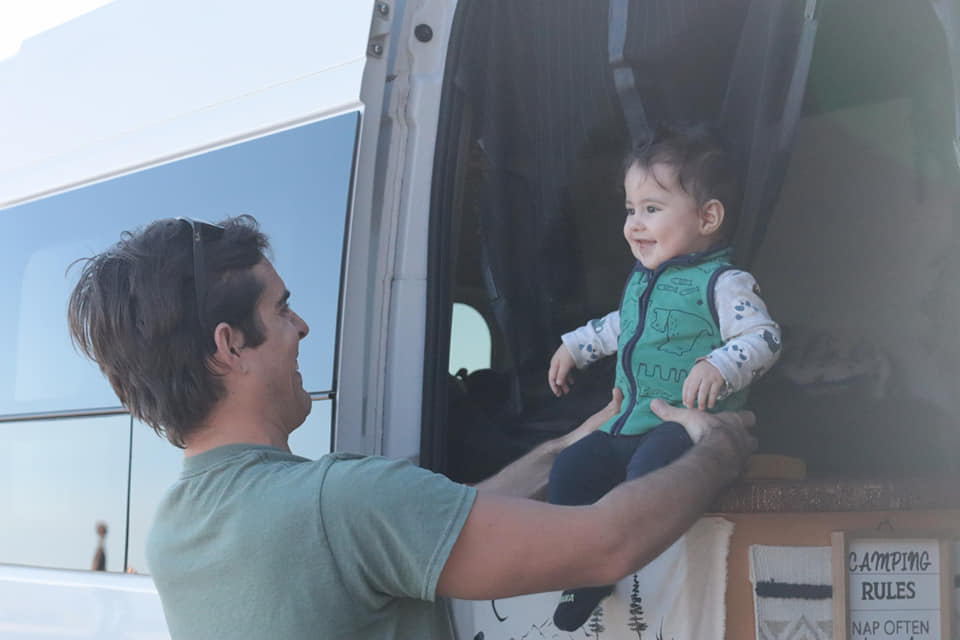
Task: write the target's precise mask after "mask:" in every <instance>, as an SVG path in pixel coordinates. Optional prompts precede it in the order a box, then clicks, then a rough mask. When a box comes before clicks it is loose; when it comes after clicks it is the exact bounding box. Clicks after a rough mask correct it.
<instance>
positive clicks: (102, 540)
mask: <svg viewBox="0 0 960 640" xmlns="http://www.w3.org/2000/svg"><path fill="white" fill-rule="evenodd" d="M96 531H97V550H96V552H95V553H94V554H93V565H92V566H91V567H90V569H91V570H92V571H106V570H107V550H106V548H105V545H106V540H107V523H106V522H98V523H97V528H96Z"/></svg>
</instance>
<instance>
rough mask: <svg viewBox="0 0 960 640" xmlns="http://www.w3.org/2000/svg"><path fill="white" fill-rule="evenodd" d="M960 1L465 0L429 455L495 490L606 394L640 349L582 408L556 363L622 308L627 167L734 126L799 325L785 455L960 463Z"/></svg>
mask: <svg viewBox="0 0 960 640" xmlns="http://www.w3.org/2000/svg"><path fill="white" fill-rule="evenodd" d="M958 7H960V3H950V2H939V1H933V0H931V1H927V0H923V1H921V0H918V1H916V2H910V3H904V2H899V1H897V0H822V1H821V2H814V0H810V1H808V2H807V3H806V4H805V5H804V3H796V2H786V1H784V2H777V1H773V0H770V1H766V0H765V1H760V0H757V1H754V2H751V1H750V0H723V1H722V2H716V1H711V2H709V3H708V2H702V1H701V0H687V2H681V3H677V2H675V0H658V1H653V2H640V1H636V0H630V1H627V0H611V1H610V2H609V3H607V2H580V1H579V0H556V1H554V2H523V3H517V2H512V1H511V0H472V1H464V2H461V3H460V6H459V8H458V10H457V11H458V13H457V16H456V18H455V22H454V32H453V35H452V40H451V46H450V52H451V53H450V58H449V59H448V63H447V70H446V80H445V82H446V86H445V90H444V91H445V94H444V106H443V108H442V116H441V126H440V135H439V138H438V154H437V157H436V165H435V176H436V182H435V187H434V194H433V201H432V213H431V229H430V234H431V243H430V246H431V254H430V256H429V260H430V280H429V289H428V295H429V299H430V300H429V304H428V309H429V311H428V347H427V349H428V353H427V359H426V360H427V363H428V364H427V370H426V372H425V395H424V412H423V415H424V423H423V438H422V442H423V445H422V451H421V463H422V464H424V465H425V466H428V467H430V468H434V469H436V470H439V471H441V472H443V473H446V474H447V475H449V476H450V477H452V478H454V479H456V480H459V481H465V482H474V481H477V480H480V479H482V478H483V477H486V476H488V475H490V474H492V473H493V472H495V471H496V470H497V469H499V468H501V467H502V466H503V465H505V464H506V463H508V462H509V461H511V460H513V459H515V458H517V457H518V456H520V455H521V454H523V453H524V452H526V451H527V450H529V449H530V448H531V447H533V446H535V445H536V444H537V443H539V442H542V441H544V440H546V439H548V438H551V437H555V436H557V435H559V434H561V433H565V432H566V431H569V430H570V429H572V428H573V427H574V426H576V425H577V424H579V423H580V422H581V421H582V420H583V419H584V418H586V417H587V416H589V415H590V414H592V413H593V412H594V411H596V410H597V409H599V408H600V407H602V406H603V405H604V404H606V402H607V401H608V399H609V397H610V387H611V386H612V381H613V375H614V365H615V363H614V358H606V359H604V360H603V361H601V362H599V363H597V364H595V365H593V366H591V367H590V368H588V369H586V370H583V371H580V372H578V377H577V382H576V384H575V386H574V387H573V391H572V392H571V393H570V394H568V395H567V396H564V397H562V398H559V399H558V398H555V397H554V396H553V395H552V393H551V392H550V389H549V388H548V386H547V381H546V377H547V369H548V366H549V362H550V357H551V355H552V354H553V352H554V350H555V349H556V348H557V347H558V346H559V344H560V336H561V334H562V333H564V332H566V331H570V330H572V329H573V328H576V327H578V326H580V325H582V324H584V323H585V322H586V321H587V320H589V319H591V318H597V317H600V316H602V315H604V314H606V313H607V312H609V311H612V310H614V309H616V308H617V306H618V304H619V300H620V295H621V291H622V287H623V284H624V281H625V279H626V276H627V274H628V273H629V271H630V269H631V267H632V265H633V262H634V261H633V258H632V256H631V254H630V252H629V250H628V248H627V247H626V245H625V243H624V241H623V236H622V225H623V192H622V174H621V171H622V170H621V164H622V158H623V155H624V153H625V151H626V150H627V148H628V145H629V144H630V141H631V139H633V138H635V137H637V132H638V131H642V130H643V128H644V127H645V126H646V127H649V126H652V125H653V124H655V123H657V122H664V121H669V122H690V123H693V122H702V123H706V124H709V125H710V126H712V127H714V128H715V129H716V130H717V131H719V132H720V134H721V136H722V137H723V139H724V140H726V141H727V143H728V145H729V146H730V147H731V149H732V150H733V151H734V152H735V153H736V156H737V157H738V158H740V160H741V166H740V170H741V173H742V176H743V179H744V183H745V189H746V193H745V204H744V210H743V211H742V212H741V216H740V227H739V228H738V230H737V233H736V240H735V242H734V248H735V252H736V256H737V261H738V264H739V265H741V266H742V267H744V268H746V269H748V270H750V271H751V272H752V273H753V274H754V275H755V276H756V278H757V280H758V282H759V284H760V286H761V288H762V290H763V295H764V299H765V300H766V302H767V304H768V306H769V309H770V312H771V315H772V316H773V317H774V319H775V320H776V321H777V322H778V323H779V324H780V325H781V327H782V329H783V353H782V357H781V359H780V361H779V363H778V364H777V366H776V367H774V369H773V370H772V371H771V372H769V373H768V374H767V375H766V376H764V377H763V378H762V379H761V380H759V381H758V382H757V383H756V384H754V385H753V386H752V387H751V393H750V401H749V405H748V406H749V408H751V409H753V410H754V411H755V412H756V413H757V415H758V424H759V426H758V429H759V440H760V450H761V452H766V453H777V454H784V455H789V456H794V457H798V458H801V459H803V460H804V461H805V463H806V468H807V472H808V474H809V475H811V476H812V475H825V476H848V477H849V476H862V477H884V478H890V477H900V476H916V475H924V474H938V475H939V474H949V473H956V472H957V471H958V462H957V456H956V452H957V451H960V428H958V417H957V415H958V407H957V405H956V404H955V400H956V399H957V398H960V340H958V339H957V327H958V326H960V287H958V286H957V284H956V279H957V274H960V246H958V244H960V176H958V160H960V158H958V153H960V150H958V149H960V148H958V147H955V144H956V142H955V141H956V135H957V131H956V130H955V126H956V124H955V123H956V122H957V108H958V105H957V93H956V92H957V91H960V87H958V86H957V83H958V82H960V80H958V78H960V75H958V74H960V70H958V68H957V66H958V62H957V60H956V59H954V60H953V61H952V63H951V58H950V47H949V46H948V44H949V41H948V38H957V37H958V35H957V34H958V33H960V29H958V28H957V25H960V22H958V18H960V16H958V13H960V9H958ZM624 24H625V25H626V28H625V29H623V28H621V27H618V26H617V25H624ZM951 24H953V25H954V26H953V27H950V25H951ZM952 48H953V51H954V52H955V51H957V45H956V42H954V43H953V47H952ZM954 55H956V54H954ZM471 319H472V321H471ZM478 353H479V354H480V356H479V360H478V359H477V354H478Z"/></svg>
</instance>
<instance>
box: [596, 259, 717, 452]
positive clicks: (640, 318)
mask: <svg viewBox="0 0 960 640" xmlns="http://www.w3.org/2000/svg"><path fill="white" fill-rule="evenodd" d="M724 250H726V247H720V248H712V249H708V250H707V251H705V252H703V253H699V254H690V255H685V256H680V257H677V258H672V259H670V260H667V261H666V262H664V263H663V264H661V265H660V266H659V267H657V268H656V270H655V271H652V272H651V273H650V277H649V279H648V280H647V286H646V288H645V289H644V290H643V293H642V294H640V300H639V301H638V306H639V309H638V310H637V311H638V315H637V331H635V332H634V334H633V336H632V337H631V338H630V340H629V341H628V342H627V344H626V346H625V347H624V348H623V353H621V354H620V358H621V366H622V367H623V373H624V375H625V376H626V377H627V382H629V383H630V400H629V402H628V404H627V410H626V411H622V412H621V413H620V417H619V418H617V421H616V422H614V423H613V426H612V427H610V435H612V436H616V435H620V432H621V431H623V427H624V426H625V425H626V423H627V419H628V418H629V417H630V414H631V413H633V409H634V408H635V407H636V406H637V378H636V376H635V375H634V374H633V367H632V366H630V363H631V360H632V359H633V350H634V349H635V348H636V346H637V342H639V341H640V336H641V334H643V330H644V329H646V327H647V321H646V320H647V305H648V304H649V302H650V296H652V295H653V286H654V285H655V284H656V282H657V280H658V279H659V278H660V276H661V275H663V272H664V271H666V270H667V269H668V268H670V267H673V266H676V265H690V264H694V263H698V262H706V261H707V260H711V259H713V255H714V254H715V253H719V252H720V251H724ZM631 277H633V276H632V274H631ZM629 284H630V282H629V280H628V281H627V286H628V287H629Z"/></svg>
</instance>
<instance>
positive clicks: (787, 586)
mask: <svg viewBox="0 0 960 640" xmlns="http://www.w3.org/2000/svg"><path fill="white" fill-rule="evenodd" d="M750 581H751V582H752V583H753V589H754V597H753V602H754V613H755V616H756V617H755V619H756V624H757V640H830V639H831V638H832V637H833V588H832V585H831V576H830V547H770V546H763V545H753V546H751V547H750Z"/></svg>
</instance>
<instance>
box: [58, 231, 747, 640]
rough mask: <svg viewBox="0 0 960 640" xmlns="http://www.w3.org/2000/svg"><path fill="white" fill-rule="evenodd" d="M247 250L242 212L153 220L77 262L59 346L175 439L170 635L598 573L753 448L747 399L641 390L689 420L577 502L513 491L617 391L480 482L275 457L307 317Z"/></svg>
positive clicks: (405, 468)
mask: <svg viewBox="0 0 960 640" xmlns="http://www.w3.org/2000/svg"><path fill="white" fill-rule="evenodd" d="M266 251H267V238H266V236H264V235H263V234H262V233H260V231H259V230H258V227H257V224H256V222H255V220H253V219H252V218H251V217H249V216H241V217H239V218H230V219H227V220H225V221H223V222H222V223H221V224H220V225H209V224H206V223H201V222H196V221H192V220H183V219H165V220H158V221H156V222H154V223H152V224H150V225H148V226H146V227H145V228H143V229H140V230H138V231H135V232H133V233H124V234H123V235H122V236H121V240H120V242H119V243H117V244H116V245H114V246H113V247H111V248H110V249H108V250H106V251H105V252H103V253H101V254H99V255H97V256H95V257H93V258H91V259H90V260H89V261H87V262H86V264H85V265H84V267H83V271H82V273H81V276H80V281H79V283H78V284H77V286H76V288H75V289H74V291H73V294H72V295H71V298H70V304H69V319H70V329H71V334H72V337H73V339H74V341H75V342H76V344H78V345H79V347H80V348H81V349H82V350H83V351H84V352H85V353H86V354H87V355H88V356H90V357H91V358H93V359H94V360H96V362H97V363H98V364H99V365H100V368H101V370H102V371H103V372H104V373H105V374H106V376H107V377H108V378H109V380H110V382H111V384H112V385H113V388H114V390H115V391H116V393H117V395H118V396H119V398H120V400H121V401H122V402H123V404H124V406H125V407H126V408H127V409H128V410H130V412H131V413H132V414H133V416H135V417H136V418H137V419H138V420H142V421H144V422H146V423H147V424H149V425H151V426H152V427H153V428H154V429H155V430H157V432H158V433H162V434H163V435H165V436H166V437H167V439H169V440H170V441H171V442H172V443H173V444H174V445H176V446H178V447H181V448H183V449H184V454H185V460H184V467H183V473H182V474H181V476H180V478H179V479H178V480H177V481H176V482H175V483H174V484H173V486H172V487H171V488H170V489H169V491H168V492H167V493H166V494H165V496H164V498H163V499H162V501H161V503H160V505H159V507H158V509H157V513H156V516H155V519H154V524H153V526H152V528H151V531H150V533H149V536H148V540H147V560H148V564H149V566H150V570H151V572H152V574H153V579H154V582H155V584H156V586H157V590H158V592H159V594H160V598H161V601H162V603H163V608H164V612H165V614H166V618H167V623H168V625H169V629H170V633H171V636H172V637H173V638H174V639H177V640H183V639H188V638H189V639H193V638H203V639H204V640H212V639H217V638H224V639H226V638H229V639H231V640H236V639H246V638H249V639H256V640H261V639H263V638H283V639H284V640H297V639H307V638H309V639H311V640H314V639H316V638H344V639H349V640H356V639H358V638H374V639H382V638H399V639H403V640H410V639H423V640H426V639H433V640H442V639H449V638H452V637H453V634H452V630H451V626H450V621H449V619H448V614H447V608H446V606H444V605H443V603H442V602H440V601H438V599H439V598H440V597H441V596H448V597H458V598H467V599H487V598H500V597H506V596H511V595H516V594H521V593H530V592H536V591H546V590H551V589H557V588H562V587H567V586H571V585H599V584H606V583H609V582H611V581H613V580H616V579H619V578H620V577H622V576H625V575H627V574H628V573H630V572H632V571H634V570H635V569H637V568H638V567H640V566H642V565H644V564H645V563H647V562H648V561H650V560H651V559H652V558H654V557H656V556H657V554H659V553H660V552H662V551H663V550H664V549H665V548H666V547H667V546H668V545H669V544H670V543H671V542H672V541H673V540H675V539H676V538H677V537H678V536H679V535H680V534H682V533H683V531H685V530H686V529H687V528H688V527H689V526H690V525H691V524H692V523H693V522H694V521H695V520H696V519H697V518H698V517H699V516H700V515H701V513H702V512H703V511H704V509H705V508H706V506H707V505H708V504H709V502H710V501H711V500H712V499H713V497H714V496H715V495H716V494H717V492H718V490H719V489H720V488H721V487H722V486H723V485H724V484H726V483H727V482H729V481H731V480H732V479H733V478H735V477H736V476H737V474H738V473H739V472H740V470H741V468H742V465H743V463H744V461H745V458H746V456H747V454H748V453H749V452H750V450H751V449H752V448H753V446H754V440H753V439H752V437H751V436H750V435H749V434H748V432H747V429H746V427H747V426H749V424H751V423H752V420H753V417H752V415H751V414H747V413H728V414H723V415H720V416H713V415H709V414H705V413H701V412H691V411H687V410H683V409H678V408H673V407H668V406H666V405H664V404H659V405H657V406H656V407H655V410H656V411H658V412H661V415H662V417H663V419H664V420H675V421H678V422H681V423H684V424H685V425H686V426H687V428H688V429H689V430H690V433H691V434H692V437H693V439H694V440H697V439H698V438H699V437H700V436H701V435H703V438H702V440H700V442H698V444H696V445H694V446H693V448H692V449H691V450H690V451H689V452H688V453H687V454H686V455H685V456H683V457H682V458H681V459H679V460H678V461H677V462H676V463H674V464H673V465H671V466H669V467H667V468H665V469H663V470H661V471H659V472H657V473H654V474H650V475H649V476H647V477H645V478H643V479H642V480H639V481H636V482H631V483H625V484H623V485H622V486H620V487H618V488H617V489H615V490H614V491H612V492H611V493H610V494H609V495H607V496H605V497H604V498H603V499H601V500H599V501H598V502H597V503H596V504H595V505H593V506H589V507H578V508H570V507H557V506H553V505H549V504H545V503H541V502H536V501H532V500H528V499H524V498H520V497H517V496H520V495H530V494H533V493H534V492H536V491H538V490H540V489H542V488H543V486H544V484H545V483H546V479H547V475H548V473H549V468H550V465H551V463H552V461H553V459H554V457H555V456H556V454H557V452H558V451H560V450H561V449H563V448H564V447H566V446H567V445H568V444H570V443H571V442H573V441H575V440H576V439H578V438H580V437H582V436H583V435H585V434H586V433H588V432H589V431H591V430H593V429H595V428H596V427H597V426H598V425H599V423H600V422H602V421H603V420H604V419H605V418H606V417H607V416H608V415H610V414H611V413H612V412H613V411H615V410H616V403H615V402H614V403H612V406H610V407H608V408H607V409H606V410H605V411H602V412H600V414H598V415H597V416H595V417H594V418H592V419H591V420H588V421H587V423H585V424H584V425H582V426H581V427H579V428H578V429H577V430H575V431H574V432H572V433H571V434H568V435H567V436H565V437H563V438H560V439H558V440H554V441H550V442H547V443H545V444H543V445H541V446H539V447H538V448H536V449H535V450H534V451H532V452H531V453H529V454H528V455H527V456H525V457H524V458H522V459H520V460H519V461H517V462H515V463H513V464H512V465H510V466H508V467H507V468H506V469H505V470H504V471H502V472H501V473H500V474H498V475H497V476H495V477H494V478H492V479H490V480H488V481H486V482H484V483H481V485H480V486H478V487H468V486H464V485H460V484H457V483H454V482H452V481H450V480H448V479H447V478H445V477H443V476H441V475H438V474H435V473H431V472H429V471H426V470H424V469H421V468H419V467H417V466H415V465H413V464H411V463H410V462H407V461H403V460H388V459H385V458H379V457H364V456H355V455H349V454H331V455H327V456H324V457H322V458H321V459H319V460H316V461H311V460H308V459H306V458H302V457H300V456H297V455H294V454H292V453H291V452H290V449H289V446H288V438H289V436H290V433H291V432H292V431H293V430H294V429H296V428H297V427H299V426H300V425H301V424H303V422H304V419H305V418H306V416H307V414H308V413H309V412H310V408H311V401H310V396H309V395H308V394H307V392H306V391H305V390H304V388H303V383H302V380H301V376H300V372H299V365H298V362H297V357H298V355H299V351H298V349H299V343H300V340H302V339H303V338H305V337H306V336H307V334H308V332H309V328H308V326H307V324H306V322H304V321H303V319H301V318H300V316H298V315H297V314H296V313H295V312H294V311H293V309H292V308H291V306H290V292H289V291H288V290H287V288H286V286H285V285H284V282H283V280H282V279H281V278H280V276H279V275H278V274H277V272H276V271H275V270H274V268H273V265H272V264H271V263H270V262H269V261H268V260H267V258H266V257H265V253H266ZM347 320H349V319H347ZM341 428H349V425H342V426H341ZM704 434H705V435H704Z"/></svg>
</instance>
